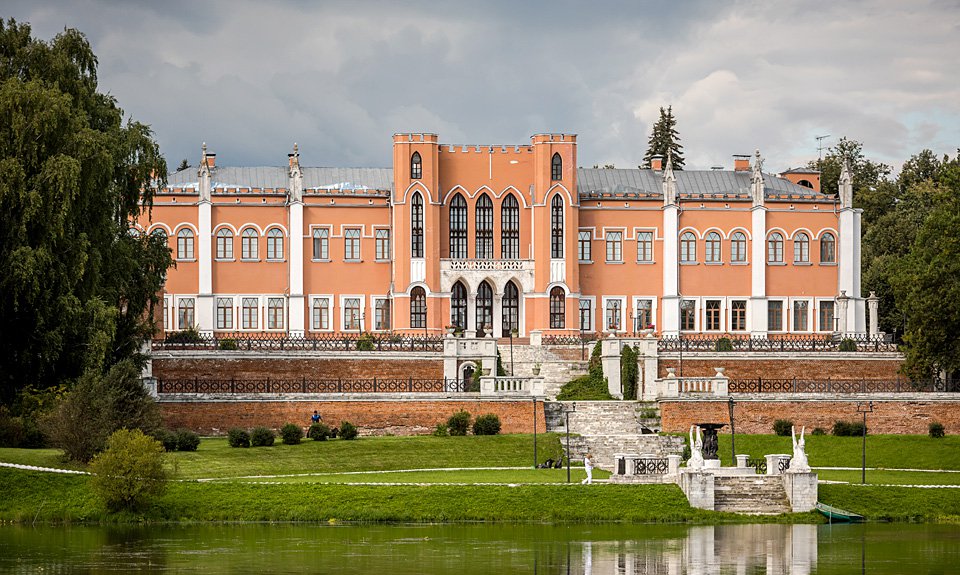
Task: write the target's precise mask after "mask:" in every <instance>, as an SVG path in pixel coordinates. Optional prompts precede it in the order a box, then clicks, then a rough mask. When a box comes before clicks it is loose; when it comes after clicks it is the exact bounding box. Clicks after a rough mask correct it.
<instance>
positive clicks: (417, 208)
mask: <svg viewBox="0 0 960 575" xmlns="http://www.w3.org/2000/svg"><path fill="white" fill-rule="evenodd" d="M410 257H411V258H422V257H423V196H421V195H420V192H414V193H413V198H412V199H411V200H410Z"/></svg>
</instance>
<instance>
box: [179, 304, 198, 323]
mask: <svg viewBox="0 0 960 575" xmlns="http://www.w3.org/2000/svg"><path fill="white" fill-rule="evenodd" d="M194 309H195V308H194V300H193V298H192V297H185V298H183V299H181V300H180V302H179V303H178V305H177V325H178V326H180V329H190V328H192V327H193V326H194V325H196V323H195V322H194Z"/></svg>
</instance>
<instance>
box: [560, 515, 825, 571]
mask: <svg viewBox="0 0 960 575" xmlns="http://www.w3.org/2000/svg"><path fill="white" fill-rule="evenodd" d="M581 554H582V555H581V560H580V561H579V565H576V564H574V565H572V566H571V567H572V569H571V570H570V571H569V572H570V573H583V574H584V575H714V574H717V575H719V574H720V573H735V574H737V575H741V574H747V573H766V574H767V575H809V573H811V572H812V571H813V570H815V569H816V566H817V528H816V526H815V525H718V526H706V527H692V528H690V530H689V531H688V532H687V537H686V538H682V539H677V538H674V539H659V538H651V539H641V540H635V541H626V542H625V541H620V542H615V543H614V542H610V543H605V542H596V541H593V542H591V541H587V542H584V543H583V544H582V549H581Z"/></svg>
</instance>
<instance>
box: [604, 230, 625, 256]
mask: <svg viewBox="0 0 960 575" xmlns="http://www.w3.org/2000/svg"><path fill="white" fill-rule="evenodd" d="M607 261H608V262H622V261H623V232H607Z"/></svg>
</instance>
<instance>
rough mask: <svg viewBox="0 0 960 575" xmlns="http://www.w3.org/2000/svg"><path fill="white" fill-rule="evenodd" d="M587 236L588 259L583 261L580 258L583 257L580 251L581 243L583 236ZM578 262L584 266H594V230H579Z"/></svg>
mask: <svg viewBox="0 0 960 575" xmlns="http://www.w3.org/2000/svg"><path fill="white" fill-rule="evenodd" d="M583 234H587V243H586V246H587V254H586V255H587V258H586V259H583V258H581V257H580V256H581V255H583V254H581V252H582V251H583V250H581V249H580V242H581V240H582V239H583V238H582V237H581V236H582V235H583ZM577 261H578V262H580V263H582V264H592V263H593V228H580V229H579V230H577Z"/></svg>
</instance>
